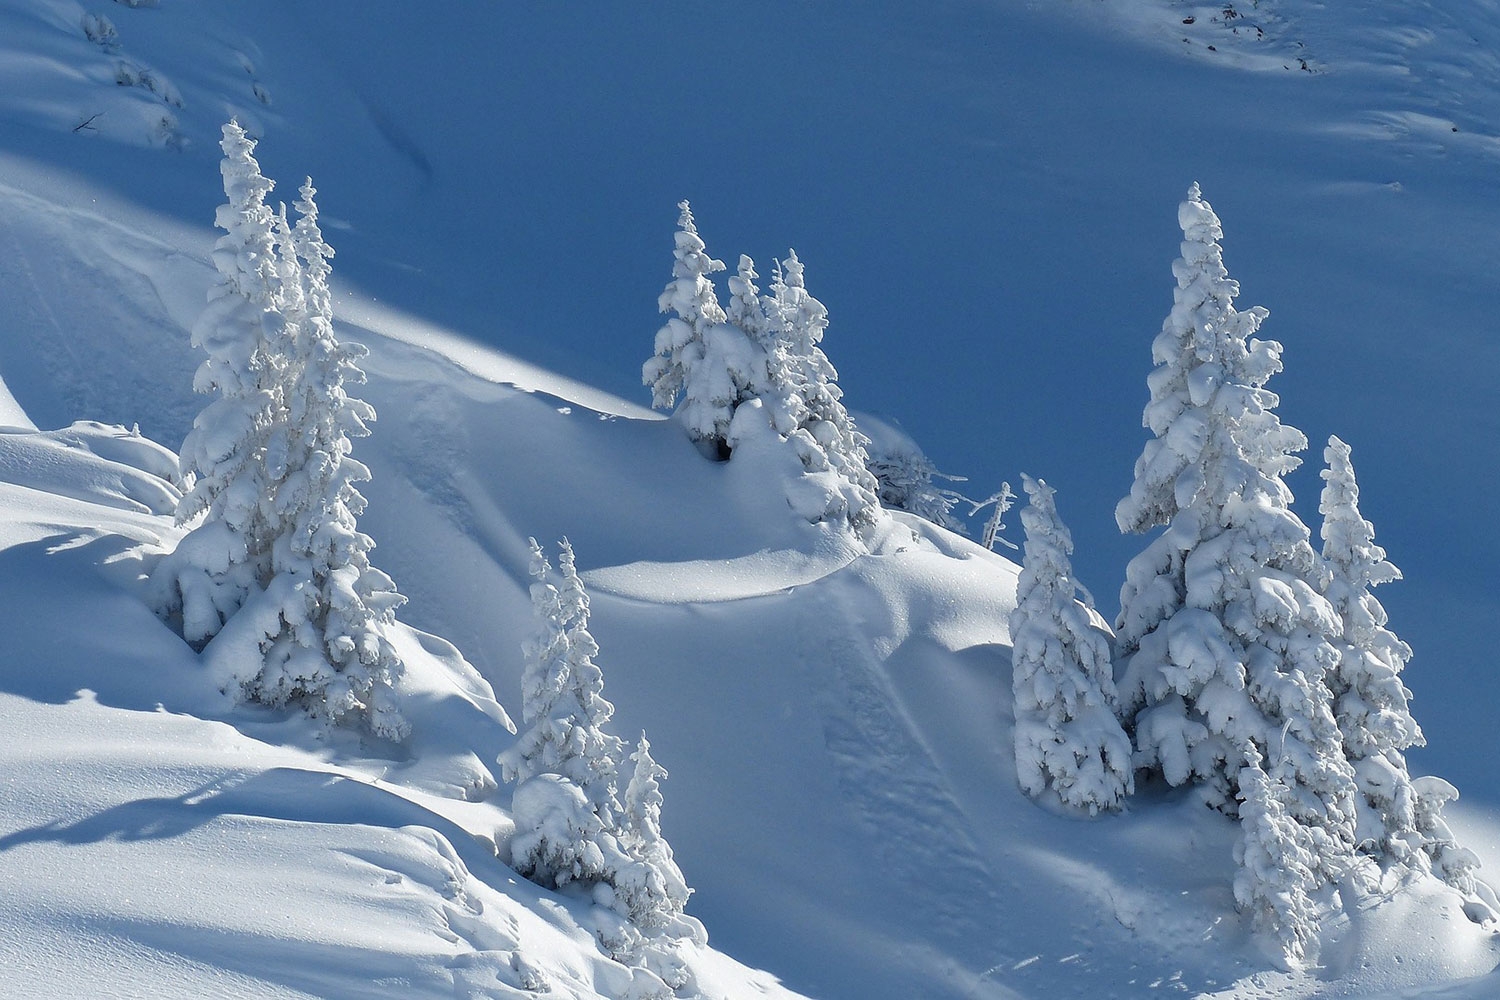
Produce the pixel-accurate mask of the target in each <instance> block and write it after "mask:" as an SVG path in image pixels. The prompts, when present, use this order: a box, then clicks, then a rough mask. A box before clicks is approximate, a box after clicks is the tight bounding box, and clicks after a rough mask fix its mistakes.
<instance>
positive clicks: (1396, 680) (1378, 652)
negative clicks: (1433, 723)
mask: <svg viewBox="0 0 1500 1000" xmlns="http://www.w3.org/2000/svg"><path fill="white" fill-rule="evenodd" d="M1323 457H1324V460H1325V461H1326V462H1327V468H1326V469H1324V470H1323V473H1322V476H1323V482H1324V485H1323V496H1322V500H1321V503H1320V504H1319V506H1318V510H1319V511H1320V512H1321V513H1322V515H1323V530H1322V537H1323V558H1324V559H1325V560H1326V561H1327V563H1328V567H1329V570H1330V571H1331V573H1330V577H1329V583H1328V589H1327V594H1328V599H1329V601H1331V602H1332V604H1333V608H1334V611H1336V612H1337V613H1338V615H1339V617H1340V619H1341V620H1342V622H1343V626H1344V627H1343V633H1344V634H1343V640H1342V642H1340V643H1339V653H1340V656H1339V666H1338V669H1337V670H1336V671H1335V672H1334V673H1333V674H1332V675H1331V676H1330V677H1329V683H1330V687H1331V689H1332V693H1333V697H1334V711H1335V717H1336V718H1337V720H1338V724H1339V730H1340V731H1341V732H1342V733H1343V738H1344V754H1345V756H1346V757H1347V758H1348V759H1349V761H1350V763H1351V764H1352V765H1353V767H1354V772H1355V776H1356V778H1357V780H1358V782H1359V790H1360V797H1359V800H1358V803H1359V806H1360V808H1359V829H1358V835H1359V842H1360V844H1361V847H1362V849H1363V850H1365V851H1367V852H1368V853H1370V854H1372V855H1373V856H1374V857H1375V858H1377V859H1378V860H1381V861H1385V862H1409V861H1411V860H1413V858H1412V851H1413V847H1414V844H1415V842H1416V840H1417V838H1416V837H1415V836H1414V834H1415V832H1416V813H1415V809H1416V804H1417V803H1416V796H1415V794H1414V792H1413V791H1412V784H1411V774H1410V772H1408V770H1407V767H1406V758H1405V756H1404V753H1405V751H1406V750H1407V749H1409V748H1410V747H1414V746H1421V745H1423V743H1424V742H1425V740H1423V738H1422V731H1421V729H1420V728H1419V727H1418V726H1417V722H1416V720H1415V719H1413V718H1412V715H1411V710H1410V707H1409V700H1410V698H1411V692H1410V691H1408V690H1407V689H1406V687H1405V685H1403V684H1402V683H1401V677H1400V674H1401V670H1402V668H1403V667H1404V666H1405V665H1406V661H1407V660H1409V659H1410V658H1411V647H1410V646H1408V645H1407V644H1406V643H1404V642H1402V641H1401V640H1400V639H1398V638H1396V635H1395V633H1393V632H1391V631H1390V630H1389V629H1388V628H1386V621H1387V618H1386V613H1385V609H1384V608H1383V607H1381V605H1380V601H1379V600H1377V599H1376V597H1375V595H1374V594H1373V593H1371V590H1372V588H1374V587H1376V586H1379V585H1380V584H1382V583H1389V582H1391V581H1392V580H1399V579H1401V571H1400V570H1398V569H1397V568H1396V567H1395V566H1394V565H1393V564H1391V563H1390V562H1389V561H1388V560H1387V559H1386V557H1385V549H1383V548H1381V547H1380V546H1379V545H1376V544H1375V529H1374V526H1373V525H1371V524H1370V522H1369V521H1366V520H1365V519H1364V517H1363V516H1361V514H1360V512H1359V485H1358V484H1357V483H1356V481H1355V478H1354V465H1353V463H1352V462H1351V461H1350V450H1349V446H1348V445H1347V444H1345V443H1344V442H1343V441H1340V440H1339V439H1338V438H1337V437H1330V438H1329V439H1328V447H1327V448H1326V449H1324V452H1323Z"/></svg>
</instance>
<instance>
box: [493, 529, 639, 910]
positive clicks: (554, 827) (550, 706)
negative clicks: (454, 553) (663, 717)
mask: <svg viewBox="0 0 1500 1000" xmlns="http://www.w3.org/2000/svg"><path fill="white" fill-rule="evenodd" d="M530 543H531V577H532V584H531V606H532V614H533V616H534V618H535V621H536V632H535V634H534V635H533V636H532V637H531V638H530V639H528V640H527V641H526V643H525V644H524V646H523V650H524V653H525V658H526V666H525V669H524V671H523V673H522V677H521V685H522V688H521V695H522V701H521V718H522V724H523V725H524V726H525V729H524V730H523V731H522V733H521V734H520V736H519V737H517V739H516V742H515V744H514V745H513V746H512V747H511V748H510V749H508V750H507V751H505V753H503V754H501V755H500V758H499V763H500V767H501V771H502V773H503V775H504V777H505V779H506V780H507V781H514V782H517V787H516V806H515V819H516V836H515V839H514V841H513V842H512V846H511V857H512V864H513V865H514V867H515V869H516V870H517V871H518V872H520V873H521V874H522V875H524V876H526V877H527V878H530V879H532V880H533V881H536V882H539V883H541V884H543V885H551V886H561V885H566V884H567V883H568V882H572V881H585V882H602V881H607V879H608V875H609V872H610V871H611V870H612V868H614V867H618V864H612V863H611V858H615V859H616V860H618V857H617V856H618V855H619V849H618V846H617V845H615V843H614V838H613V835H614V833H615V832H616V829H617V823H618V814H619V801H618V797H617V791H616V782H617V779H618V774H619V763H620V761H622V760H623V759H624V744H623V743H622V742H621V741H620V739H619V738H618V737H615V736H613V735H610V734H608V733H606V732H605V731H604V728H603V727H604V725H605V723H607V722H608V721H609V719H610V718H611V716H613V715H614V706H613V705H611V704H610V703H609V702H608V701H606V700H605V698H604V675H603V673H602V672H601V671H600V670H599V667H598V666H597V665H596V664H595V663H594V662H593V658H594V656H596V655H597V654H598V652H599V647H598V645H597V644H596V643H595V642H594V638H593V636H592V635H590V634H589V631H588V603H587V600H586V596H585V595H583V592H582V588H581V584H578V586H577V589H576V590H575V589H574V586H573V584H574V583H576V581H577V578H576V572H575V571H572V570H570V571H569V572H568V576H570V577H572V581H571V582H570V581H568V580H565V581H564V587H563V591H562V592H560V591H559V589H558V588H557V587H555V586H553V585H552V584H551V583H549V582H548V579H547V578H548V576H549V574H550V573H551V567H550V566H549V565H548V562H547V557H546V556H545V555H544V554H543V552H542V547H541V546H540V545H538V544H537V542H536V539H531V540H530ZM563 552H564V556H563V560H564V561H565V563H566V564H567V565H568V566H569V567H571V566H572V565H573V554H572V549H571V547H570V546H568V545H567V543H566V541H564V543H563ZM565 592H566V593H571V594H572V595H573V596H570V598H569V606H568V610H567V611H565V610H564V603H563V596H562V594H563V593H565ZM578 598H583V599H582V600H579V599H578ZM543 778H545V779H546V780H545V781H544V782H543V785H544V786H545V787H544V788H542V789H541V790H536V789H532V790H526V791H523V790H525V789H528V786H530V785H531V784H532V783H533V782H534V781H536V780H537V779H543ZM559 780H560V781H561V783H562V784H561V785H559V784H558V782H559ZM569 789H572V790H575V791H576V793H577V794H576V795H575V794H574V791H570V790H569ZM533 800H535V801H533ZM528 803H530V805H531V806H535V807H536V810H535V811H528V810H529V809H530V806H528V805H527V804H528ZM569 803H572V805H571V806H570V805H569ZM574 806H576V807H577V808H576V809H574V808H573V807H574ZM570 809H571V810H573V812H570ZM578 810H582V811H581V812H580V811H578ZM574 812H576V813H577V814H576V815H574V814H573V813H574ZM564 832H566V833H567V837H564V836H563V834H564ZM606 837H608V841H609V842H608V843H605V842H604V840H605V838H606ZM560 838H562V839H560ZM567 838H572V839H567ZM606 855H609V856H608V857H607V856H606Z"/></svg>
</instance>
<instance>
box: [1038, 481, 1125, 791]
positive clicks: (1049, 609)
mask: <svg viewBox="0 0 1500 1000" xmlns="http://www.w3.org/2000/svg"><path fill="white" fill-rule="evenodd" d="M1021 481H1022V485H1023V487H1024V488H1025V490H1026V494H1027V496H1028V497H1029V498H1030V503H1029V504H1028V505H1027V507H1026V509H1025V510H1023V511H1022V512H1021V523H1022V524H1023V525H1024V526H1025V528H1026V554H1025V558H1024V562H1023V564H1022V569H1021V576H1020V580H1019V582H1018V584H1017V587H1016V607H1015V609H1014V610H1013V611H1012V612H1011V615H1010V634H1011V650H1012V652H1011V664H1012V690H1013V693H1014V697H1015V702H1014V704H1015V743H1016V775H1017V777H1018V779H1019V780H1020V783H1021V788H1022V790H1023V791H1025V792H1026V793H1027V794H1028V795H1031V796H1033V797H1035V796H1038V795H1041V794H1042V793H1043V792H1044V791H1045V790H1046V789H1047V788H1048V787H1051V788H1052V789H1054V790H1055V791H1056V793H1057V795H1058V797H1059V798H1061V799H1062V801H1063V802H1065V803H1067V804H1068V805H1070V806H1073V807H1075V808H1079V809H1087V810H1088V811H1089V814H1090V815H1093V814H1095V813H1097V812H1099V810H1101V809H1104V810H1111V809H1118V808H1119V807H1120V804H1121V802H1122V801H1123V799H1124V797H1125V796H1126V795H1128V794H1130V792H1131V791H1132V790H1133V781H1132V775H1131V754H1130V739H1129V738H1128V737H1127V736H1126V735H1125V731H1124V730H1123V729H1122V728H1121V727H1120V722H1119V719H1118V718H1116V716H1115V711H1116V706H1117V699H1116V695H1115V683H1114V675H1113V666H1112V664H1111V662H1110V650H1109V640H1108V638H1107V637H1106V634H1105V633H1104V631H1103V630H1102V629H1101V628H1099V627H1097V626H1095V625H1094V623H1093V622H1092V621H1091V620H1090V617H1089V612H1088V609H1086V608H1085V607H1084V606H1083V605H1081V604H1079V603H1078V601H1077V599H1076V594H1077V591H1078V586H1077V584H1076V583H1075V582H1074V579H1073V570H1072V564H1071V562H1070V560H1069V556H1070V555H1071V554H1072V551H1073V539H1072V536H1071V535H1070V534H1069V532H1068V529H1067V528H1066V527H1065V526H1064V525H1063V523H1062V519H1061V518H1059V517H1058V514H1057V505H1056V502H1055V500H1054V490H1053V489H1052V487H1050V486H1048V485H1047V484H1046V483H1045V482H1043V481H1041V480H1036V479H1032V478H1031V477H1030V476H1024V475H1023V476H1022V477H1021Z"/></svg>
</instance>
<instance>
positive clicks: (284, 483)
mask: <svg viewBox="0 0 1500 1000" xmlns="http://www.w3.org/2000/svg"><path fill="white" fill-rule="evenodd" d="M221 148H222V149H223V150H224V161H223V164H222V166H221V172H222V173H223V176H224V189H225V193H226V194H227V196H228V199H229V200H228V203H227V204H225V205H223V206H221V207H220V208H219V211H218V217H217V218H218V224H219V226H220V227H221V228H223V229H224V230H225V231H226V233H227V235H225V236H224V237H222V238H221V239H220V240H219V243H218V244H217V246H216V247H215V252H214V260H215V264H216V266H217V267H218V270H219V273H220V280H219V282H218V283H217V284H216V285H215V287H214V289H213V290H212V291H211V292H210V297H209V305H208V308H207V309H206V310H205V311H204V314H203V316H202V317H201V319H200V320H199V323H198V325H197V326H196V327H195V329H194V342H195V343H196V344H198V345H199V346H201V347H203V348H204V349H205V350H206V351H207V352H208V355H209V358H208V360H207V361H205V362H204V363H203V365H202V367H201V368H200V369H199V372H198V375H197V378H196V380H195V384H196V387H197V388H198V389H199V390H200V391H217V392H218V393H219V397H218V398H217V399H216V400H214V401H213V402H212V403H210V404H209V405H208V406H207V407H205V408H204V410H203V412H202V413H200V414H199V416H198V418H197V419H196V420H195V421H194V425H193V431H192V433H190V434H189V435H188V438H187V440H186V441H185V442H184V444H183V453H182V466H183V468H184V470H185V471H186V474H187V477H188V479H189V480H190V489H189V490H188V491H187V492H186V494H185V495H184V497H183V501H182V503H181V504H180V505H179V507H178V511H177V516H178V519H179V521H181V522H184V523H186V522H189V521H191V520H193V519H195V518H200V517H201V518H202V522H201V523H200V524H198V525H197V526H196V527H195V528H194V529H193V530H192V531H191V532H189V534H188V535H187V537H186V538H184V539H183V541H182V542H181V543H180V544H179V546H178V548H177V550H176V551H175V552H173V553H172V554H171V555H169V556H167V557H166V558H164V559H163V560H162V562H161V564H160V565H159V566H158V568H157V569H156V571H155V572H154V573H153V578H152V582H153V585H154V587H155V589H156V594H157V598H158V603H159V605H160V607H161V610H162V611H163V612H164V613H165V614H167V615H168V616H169V617H170V616H171V615H173V614H177V613H180V615H181V622H182V631H183V636H184V638H186V639H187V640H188V641H189V642H191V643H193V644H194V645H195V646H202V645H204V644H206V643H208V641H209V640H210V639H214V638H217V637H220V636H223V635H224V634H225V632H226V630H228V631H232V633H233V638H232V639H224V640H221V641H220V642H217V643H214V644H211V646H210V649H209V651H208V654H207V658H208V660H209V662H210V664H211V665H212V666H214V667H215V668H216V669H217V670H218V671H219V672H220V673H221V674H222V675H223V676H224V678H225V682H226V684H230V685H235V686H237V687H238V688H239V689H240V693H241V694H242V695H244V696H246V697H248V698H251V699H253V700H256V701H260V702H263V703H266V704H270V705H287V704H294V703H295V704H298V705H301V706H302V707H304V708H306V709H307V710H308V711H309V712H310V713H311V714H313V715H315V716H321V717H324V718H327V719H329V720H330V721H335V722H337V721H340V720H344V719H345V718H346V717H351V716H352V717H357V718H359V719H360V720H361V721H363V722H365V723H366V724H367V725H368V726H369V728H370V729H371V731H373V732H374V733H375V734H377V735H380V736H384V737H389V738H396V739H399V738H401V737H403V736H404V735H405V734H406V731H407V727H406V723H405V722H404V720H403V719H402V718H401V714H400V712H399V710H398V709H397V707H396V702H395V696H394V693H393V691H392V688H391V683H392V681H393V680H394V678H395V676H396V675H397V674H398V673H399V672H400V669H401V664H400V660H399V658H398V657H397V655H396V653H395V650H394V647H393V646H392V645H391V643H390V641H389V640H388V639H387V638H386V636H385V634H384V632H383V629H384V627H385V626H388V625H390V624H391V623H392V622H393V621H394V611H395V608H396V607H397V606H398V605H399V604H400V603H401V602H402V600H403V599H402V598H401V597H400V595H398V594H397V593H396V591H395V587H394V585H393V584H392V583H391V580H390V578H389V577H387V576H386V575H385V574H383V573H381V572H380V571H379V570H377V569H374V568H373V567H372V566H371V565H370V562H369V552H370V550H371V548H373V546H374V543H373V542H372V541H371V540H370V538H369V536H367V535H364V534H362V533H361V532H359V531H358V529H357V527H356V525H355V519H356V517H358V515H359V514H360V513H361V512H362V511H363V509H364V498H363V497H362V496H361V495H360V493H359V491H358V490H357V489H356V488H355V486H354V484H355V483H356V482H358V481H360V480H367V479H369V472H368V470H367V469H365V467H364V466H363V465H361V464H360V463H358V462H356V461H354V460H353V459H352V458H350V457H349V452H350V443H349V439H350V437H351V436H356V437H357V436H362V435H364V434H368V433H369V423H370V422H371V421H372V420H373V419H374V416H375V412H374V410H373V409H372V408H371V407H370V406H368V405H367V404H366V403H364V402H362V401H360V400H358V399H355V398H353V397H351V396H349V395H348V393H347V392H346V390H345V386H346V385H348V384H356V383H358V382H362V381H363V380H364V374H363V372H361V371H360V370H359V367H358V365H357V364H356V362H357V361H358V359H359V358H360V357H361V356H363V354H364V348H362V347H360V346H358V345H354V344H349V345H343V344H340V343H339V341H338V339H337V338H336V337H335V336H334V332H333V309H332V304H331V299H330V296H329V291H328V275H329V273H330V270H331V269H330V267H329V264H328V258H329V257H331V256H332V254H333V251H332V249H331V248H329V247H328V245H327V244H326V243H325V242H324V241H323V237H322V234H321V232H320V231H319V229H318V225H317V207H316V205H315V203H314V202H313V195H314V191H313V188H312V186H311V183H310V182H309V183H308V184H307V185H305V186H304V187H303V189H302V197H301V200H300V201H298V203H297V209H298V211H299V213H300V216H301V217H300V218H299V220H298V223H297V226H296V228H295V230H294V229H293V227H292V226H291V224H290V223H289V221H288V219H287V216H286V209H285V206H282V207H281V208H280V210H279V211H277V212H272V211H271V209H270V207H269V206H268V205H266V203H265V196H266V195H267V194H268V193H269V192H270V190H271V188H272V182H271V181H270V180H269V179H267V178H266V177H264V176H263V175H262V174H261V172H260V167H259V165H258V164H257V163H256V161H255V158H254V155H253V153H254V149H255V142H254V140H252V139H250V138H249V137H248V136H247V135H246V134H245V132H244V130H243V129H241V128H240V127H239V125H238V124H236V123H235V122H230V123H229V124H227V125H225V126H224V138H223V142H222V143H221ZM231 620H233V621H234V622H235V623H236V624H235V627H234V628H233V629H232V630H230V629H229V625H230V622H231Z"/></svg>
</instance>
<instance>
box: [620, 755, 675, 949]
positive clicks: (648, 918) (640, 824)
mask: <svg viewBox="0 0 1500 1000" xmlns="http://www.w3.org/2000/svg"><path fill="white" fill-rule="evenodd" d="M630 759H631V761H632V762H633V763H634V764H635V768H634V770H633V771H632V772H631V776H630V783H629V784H628V785H626V787H625V800H624V803H623V809H624V811H623V814H622V816H621V820H620V845H621V847H623V848H624V849H625V851H626V853H628V854H629V855H630V856H631V857H633V858H635V859H636V860H638V861H640V862H641V863H642V865H643V866H644V867H643V868H642V869H641V870H640V871H639V873H638V874H639V876H640V877H639V878H638V880H637V883H636V884H635V885H633V886H631V887H630V888H631V890H632V891H630V892H629V893H627V895H628V897H629V898H631V900H632V905H631V907H630V909H631V913H632V917H631V919H632V922H634V923H635V924H636V926H638V927H642V928H652V927H659V926H663V925H665V924H666V922H667V921H668V920H670V918H671V917H672V916H673V915H674V914H677V913H681V912H682V908H683V907H684V906H686V905H687V901H688V896H690V895H691V894H692V891H693V890H692V889H689V888H688V884H687V880H686V879H684V878H683V876H682V869H681V868H679V867H678V866H677V862H676V861H674V860H673V859H672V848H671V846H670V845H669V844H668V843H667V841H666V839H665V838H664V837H662V835H661V807H662V802H663V801H664V800H663V797H662V794H661V783H660V779H661V778H665V777H666V776H667V772H666V769H665V768H663V767H662V766H661V765H660V764H658V763H657V762H656V761H655V760H654V759H653V758H652V756H651V744H650V743H649V742H648V741H647V740H646V734H645V733H644V732H643V733H641V738H640V741H639V742H637V743H636V746H635V751H634V752H633V753H631V755H630ZM617 891H618V889H617Z"/></svg>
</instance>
